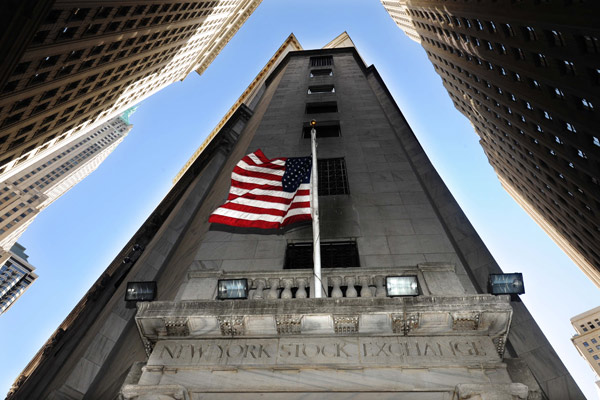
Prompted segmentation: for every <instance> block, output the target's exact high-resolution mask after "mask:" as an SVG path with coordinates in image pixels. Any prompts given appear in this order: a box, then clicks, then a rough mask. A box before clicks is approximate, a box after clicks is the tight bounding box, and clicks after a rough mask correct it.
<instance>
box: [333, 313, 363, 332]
mask: <svg viewBox="0 0 600 400" xmlns="http://www.w3.org/2000/svg"><path fill="white" fill-rule="evenodd" d="M333 330H334V332H335V333H358V315H334V316H333Z"/></svg>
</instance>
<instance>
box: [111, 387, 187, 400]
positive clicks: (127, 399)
mask: <svg viewBox="0 0 600 400" xmlns="http://www.w3.org/2000/svg"><path fill="white" fill-rule="evenodd" d="M121 398H122V399H124V400H190V396H189V395H188V392H187V390H186V389H185V387H183V386H180V385H124V386H123V387H122V388H121Z"/></svg>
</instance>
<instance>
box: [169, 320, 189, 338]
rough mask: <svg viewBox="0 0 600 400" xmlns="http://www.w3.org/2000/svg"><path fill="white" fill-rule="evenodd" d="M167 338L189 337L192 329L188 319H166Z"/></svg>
mask: <svg viewBox="0 0 600 400" xmlns="http://www.w3.org/2000/svg"><path fill="white" fill-rule="evenodd" d="M165 328H166V330H167V332H166V333H167V336H189V334H190V328H189V326H188V319H187V318H174V319H165Z"/></svg>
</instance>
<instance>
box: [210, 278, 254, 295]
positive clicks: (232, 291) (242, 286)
mask: <svg viewBox="0 0 600 400" xmlns="http://www.w3.org/2000/svg"><path fill="white" fill-rule="evenodd" d="M247 298H248V279H219V281H218V284H217V299H219V300H239V299H247Z"/></svg>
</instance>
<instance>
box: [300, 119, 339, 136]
mask: <svg viewBox="0 0 600 400" xmlns="http://www.w3.org/2000/svg"><path fill="white" fill-rule="evenodd" d="M315 129H316V130H317V138H325V137H340V136H341V131H340V124H339V122H337V121H335V122H330V121H326V122H322V123H319V124H318V125H317V127H316V128H315ZM310 131H311V127H310V125H308V123H307V124H306V126H304V128H303V129H302V137H303V138H304V139H310Z"/></svg>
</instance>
